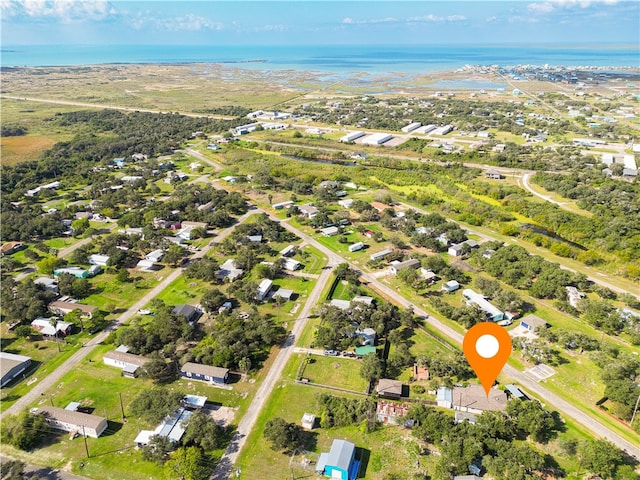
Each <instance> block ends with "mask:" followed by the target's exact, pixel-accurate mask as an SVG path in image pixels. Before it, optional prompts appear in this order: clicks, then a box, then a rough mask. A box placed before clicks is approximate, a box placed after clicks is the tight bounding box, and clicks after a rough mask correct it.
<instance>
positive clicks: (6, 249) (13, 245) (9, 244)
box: [0, 242, 22, 253]
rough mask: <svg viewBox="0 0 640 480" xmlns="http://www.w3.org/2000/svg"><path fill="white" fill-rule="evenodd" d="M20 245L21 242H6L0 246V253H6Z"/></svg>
mask: <svg viewBox="0 0 640 480" xmlns="http://www.w3.org/2000/svg"><path fill="white" fill-rule="evenodd" d="M20 245H22V242H6V243H3V244H2V245H0V252H2V253H8V252H10V251H11V250H13V249H14V248H16V247H19V246H20Z"/></svg>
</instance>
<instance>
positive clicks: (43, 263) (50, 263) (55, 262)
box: [36, 257, 64, 275]
mask: <svg viewBox="0 0 640 480" xmlns="http://www.w3.org/2000/svg"><path fill="white" fill-rule="evenodd" d="M62 264H64V260H62V259H61V258H58V257H45V258H43V259H42V260H40V261H39V262H36V267H37V268H38V273H42V274H43V275H52V274H53V270H54V269H56V268H58V267H59V266H60V265H62Z"/></svg>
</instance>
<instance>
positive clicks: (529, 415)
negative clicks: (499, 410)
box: [507, 399, 556, 443]
mask: <svg viewBox="0 0 640 480" xmlns="http://www.w3.org/2000/svg"><path fill="white" fill-rule="evenodd" d="M507 415H509V417H510V418H511V419H513V422H514V425H515V426H516V428H517V429H518V430H520V431H522V432H525V433H526V434H528V435H530V436H531V438H532V439H533V440H535V441H536V442H541V443H544V442H547V441H549V438H550V437H551V435H552V434H553V433H554V432H555V430H556V420H555V418H554V415H553V414H552V413H551V412H548V411H547V410H545V409H544V408H543V407H542V405H541V404H540V402H538V401H537V400H527V401H523V400H520V399H512V400H511V401H509V403H507Z"/></svg>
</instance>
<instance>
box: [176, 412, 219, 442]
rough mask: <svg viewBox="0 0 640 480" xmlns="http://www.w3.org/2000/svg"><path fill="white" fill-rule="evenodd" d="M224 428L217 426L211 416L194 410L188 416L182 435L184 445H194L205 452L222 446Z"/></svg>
mask: <svg viewBox="0 0 640 480" xmlns="http://www.w3.org/2000/svg"><path fill="white" fill-rule="evenodd" d="M223 437H224V430H223V429H222V427H220V426H218V424H217V423H216V422H215V420H214V419H213V418H211V417H210V416H209V415H207V414H205V413H203V412H202V411H197V412H194V414H193V415H191V417H190V418H189V425H188V426H187V429H186V430H185V432H184V436H183V437H182V443H183V444H184V445H186V446H190V445H195V446H197V447H200V448H202V450H204V451H205V452H208V451H211V450H215V449H216V448H220V447H221V446H222V442H223V440H224V438H223Z"/></svg>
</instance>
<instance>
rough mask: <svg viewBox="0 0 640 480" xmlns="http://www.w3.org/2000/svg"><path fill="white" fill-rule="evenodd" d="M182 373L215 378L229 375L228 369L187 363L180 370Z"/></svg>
mask: <svg viewBox="0 0 640 480" xmlns="http://www.w3.org/2000/svg"><path fill="white" fill-rule="evenodd" d="M180 371H181V372H185V373H189V372H190V373H195V374H196V375H206V376H209V377H215V378H224V377H225V376H227V374H228V373H229V369H228V368H222V367H213V366H211V365H202V364H201V363H193V362H187V363H185V364H184V365H183V366H182V368H181V369H180Z"/></svg>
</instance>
